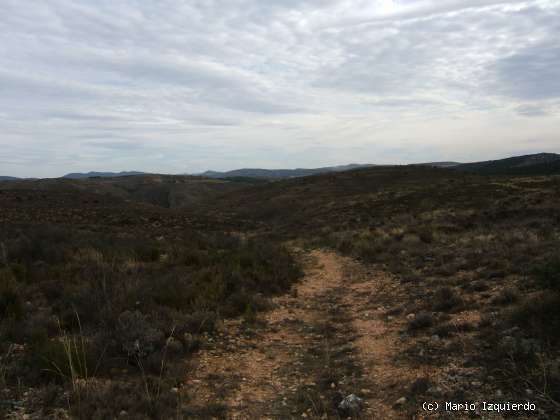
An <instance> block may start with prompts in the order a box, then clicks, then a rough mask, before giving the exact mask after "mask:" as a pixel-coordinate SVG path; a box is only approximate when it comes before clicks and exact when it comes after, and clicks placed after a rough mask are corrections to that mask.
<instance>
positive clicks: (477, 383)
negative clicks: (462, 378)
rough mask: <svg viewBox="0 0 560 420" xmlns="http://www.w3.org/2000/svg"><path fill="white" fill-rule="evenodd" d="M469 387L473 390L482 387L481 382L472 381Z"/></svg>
mask: <svg viewBox="0 0 560 420" xmlns="http://www.w3.org/2000/svg"><path fill="white" fill-rule="evenodd" d="M471 386H474V387H475V388H480V387H481V386H482V382H480V381H472V382H471Z"/></svg>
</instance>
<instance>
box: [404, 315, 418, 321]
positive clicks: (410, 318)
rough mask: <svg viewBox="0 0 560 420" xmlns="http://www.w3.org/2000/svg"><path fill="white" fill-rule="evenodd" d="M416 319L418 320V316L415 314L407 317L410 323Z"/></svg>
mask: <svg viewBox="0 0 560 420" xmlns="http://www.w3.org/2000/svg"><path fill="white" fill-rule="evenodd" d="M414 318H416V315H415V314H408V315H407V316H406V319H408V320H409V321H412V320H413V319H414Z"/></svg>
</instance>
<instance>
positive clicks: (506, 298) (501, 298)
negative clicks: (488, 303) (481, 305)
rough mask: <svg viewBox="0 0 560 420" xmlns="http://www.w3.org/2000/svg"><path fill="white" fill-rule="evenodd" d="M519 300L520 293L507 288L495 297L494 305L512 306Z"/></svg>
mask: <svg viewBox="0 0 560 420" xmlns="http://www.w3.org/2000/svg"><path fill="white" fill-rule="evenodd" d="M518 300H519V293H518V292H517V291H516V290H515V289H511V288H506V289H502V290H500V292H499V293H498V294H497V295H496V296H494V298H493V299H492V303H494V304H497V305H511V304H512V303H515V302H517V301H518Z"/></svg>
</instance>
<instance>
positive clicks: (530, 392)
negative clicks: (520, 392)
mask: <svg viewBox="0 0 560 420" xmlns="http://www.w3.org/2000/svg"><path fill="white" fill-rule="evenodd" d="M525 394H527V395H529V396H531V395H533V390H532V389H529V388H527V389H526V390H525Z"/></svg>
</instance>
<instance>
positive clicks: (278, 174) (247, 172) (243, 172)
mask: <svg viewBox="0 0 560 420" xmlns="http://www.w3.org/2000/svg"><path fill="white" fill-rule="evenodd" d="M371 166H376V165H371V164H356V163H352V164H349V165H340V166H326V167H323V168H313V169H304V168H297V169H259V168H244V169H235V170H233V171H227V172H218V171H206V172H203V173H201V174H197V175H199V176H203V177H206V178H263V179H282V178H295V177H301V176H309V175H317V174H323V173H326V172H342V171H350V170H352V169H360V168H368V167H371Z"/></svg>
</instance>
